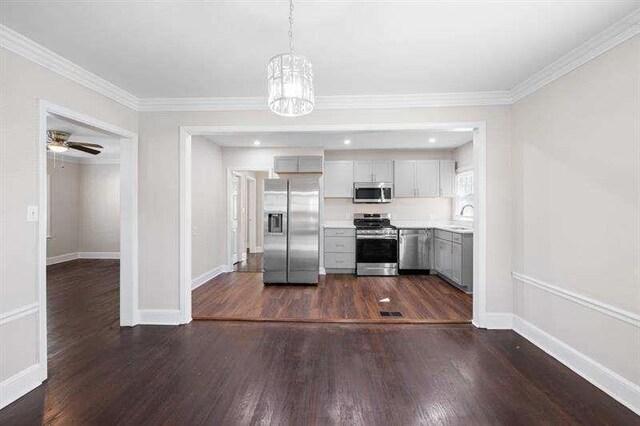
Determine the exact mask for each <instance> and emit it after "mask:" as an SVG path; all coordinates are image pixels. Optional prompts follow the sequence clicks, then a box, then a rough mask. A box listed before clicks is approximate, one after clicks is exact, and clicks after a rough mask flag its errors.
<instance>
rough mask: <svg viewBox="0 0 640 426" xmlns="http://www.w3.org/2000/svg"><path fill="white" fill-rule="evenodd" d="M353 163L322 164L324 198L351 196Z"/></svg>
mask: <svg viewBox="0 0 640 426" xmlns="http://www.w3.org/2000/svg"><path fill="white" fill-rule="evenodd" d="M353 171H354V167H353V161H325V162H324V196H325V197H329V198H351V197H352V196H353V182H354V180H353Z"/></svg>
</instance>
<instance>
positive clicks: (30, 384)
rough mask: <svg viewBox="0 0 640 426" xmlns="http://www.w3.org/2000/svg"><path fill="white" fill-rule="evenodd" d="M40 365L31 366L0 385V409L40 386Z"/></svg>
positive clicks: (41, 379) (42, 379)
mask: <svg viewBox="0 0 640 426" xmlns="http://www.w3.org/2000/svg"><path fill="white" fill-rule="evenodd" d="M43 381H44V377H43V376H42V371H41V368H40V364H33V365H32V366H31V367H28V368H26V369H24V370H22V371H20V372H18V373H16V374H14V375H13V376H11V377H9V378H8V379H5V380H4V381H3V382H2V383H0V409H3V408H4V407H6V406H7V405H9V404H11V403H12V402H14V401H15V400H17V399H18V398H21V397H22V396H24V395H26V394H27V393H29V392H31V391H32V390H34V389H35V388H37V387H38V386H40V385H41V384H42V382H43Z"/></svg>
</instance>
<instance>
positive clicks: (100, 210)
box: [47, 160, 120, 258]
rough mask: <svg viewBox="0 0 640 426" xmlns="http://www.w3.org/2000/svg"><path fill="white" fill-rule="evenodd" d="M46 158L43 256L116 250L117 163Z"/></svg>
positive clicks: (118, 230) (118, 179)
mask: <svg viewBox="0 0 640 426" xmlns="http://www.w3.org/2000/svg"><path fill="white" fill-rule="evenodd" d="M63 164H64V168H60V161H58V166H57V168H55V169H54V167H53V161H52V160H48V161H47V173H48V175H49V179H50V186H51V189H50V190H51V193H50V197H51V201H50V203H51V212H50V213H51V227H50V230H49V236H50V239H48V241H47V258H54V257H56V256H62V255H67V254H73V255H75V254H78V253H83V252H84V253H88V252H90V253H93V254H96V253H109V255H110V256H112V255H116V254H117V253H119V252H120V166H119V165H118V164H98V163H90V164H80V163H76V162H69V161H64V163H63Z"/></svg>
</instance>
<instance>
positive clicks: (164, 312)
mask: <svg viewBox="0 0 640 426" xmlns="http://www.w3.org/2000/svg"><path fill="white" fill-rule="evenodd" d="M138 318H139V321H138V324H139V325H178V324H182V323H183V321H182V316H181V315H180V310H179V309H140V311H139V315H138Z"/></svg>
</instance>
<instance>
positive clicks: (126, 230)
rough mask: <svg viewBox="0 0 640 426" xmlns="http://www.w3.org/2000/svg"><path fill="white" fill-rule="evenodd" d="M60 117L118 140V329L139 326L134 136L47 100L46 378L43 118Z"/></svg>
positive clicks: (43, 106)
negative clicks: (110, 135)
mask: <svg viewBox="0 0 640 426" xmlns="http://www.w3.org/2000/svg"><path fill="white" fill-rule="evenodd" d="M50 116H57V117H62V118H64V119H67V120H71V121H74V122H76V123H78V124H81V125H84V126H87V127H91V128H94V129H98V130H101V131H103V132H106V133H110V134H112V135H114V136H116V137H118V138H119V139H120V326H121V327H122V326H133V325H136V324H138V323H139V318H140V315H139V310H138V134H137V133H134V132H131V131H129V130H126V129H123V128H120V127H118V126H115V125H113V124H110V123H106V122H104V121H101V120H99V119H97V118H94V117H91V116H89V115H86V114H82V113H80V112H77V111H73V110H71V109H68V108H65V107H63V106H60V105H57V104H54V103H52V102H49V101H45V100H39V101H38V127H39V128H38V193H39V194H38V210H39V212H40V213H39V220H38V254H37V268H38V271H37V276H38V327H39V330H38V334H39V342H40V344H39V348H38V363H39V365H40V368H41V372H42V378H43V380H44V379H46V377H47V220H46V218H47V217H48V215H49V208H48V193H47V148H46V146H47V118H48V117H50Z"/></svg>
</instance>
